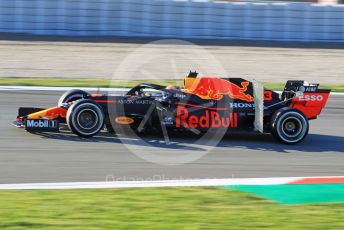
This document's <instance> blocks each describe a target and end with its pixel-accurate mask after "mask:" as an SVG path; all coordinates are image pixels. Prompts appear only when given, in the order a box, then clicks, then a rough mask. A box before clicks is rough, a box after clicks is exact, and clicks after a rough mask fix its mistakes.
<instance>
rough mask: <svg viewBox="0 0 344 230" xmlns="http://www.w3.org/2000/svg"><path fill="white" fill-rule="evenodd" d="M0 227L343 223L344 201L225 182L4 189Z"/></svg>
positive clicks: (293, 226) (342, 226)
mask: <svg viewBox="0 0 344 230" xmlns="http://www.w3.org/2000/svg"><path fill="white" fill-rule="evenodd" d="M0 205H1V207H0V229H250V228H253V227H255V228H260V229H263V228H268V229H271V228H272V229H312V228H313V229H344V222H343V219H344V212H343V210H344V203H333V204H308V205H280V204H276V203H274V202H271V201H268V200H264V199H261V198H259V197H255V196H252V195H250V194H249V193H244V192H238V191H232V190H227V189H221V188H190V187H185V188H142V189H119V190H114V189H107V190H105V189H102V190H36V191H35V190H29V191H18V190H8V191H0Z"/></svg>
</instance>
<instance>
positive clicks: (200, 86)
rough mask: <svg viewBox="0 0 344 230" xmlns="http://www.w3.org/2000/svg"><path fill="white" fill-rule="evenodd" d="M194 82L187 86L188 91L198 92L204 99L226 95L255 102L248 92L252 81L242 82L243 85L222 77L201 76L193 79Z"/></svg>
mask: <svg viewBox="0 0 344 230" xmlns="http://www.w3.org/2000/svg"><path fill="white" fill-rule="evenodd" d="M193 80H194V82H193V83H192V84H190V85H189V87H186V89H187V90H186V92H188V93H192V94H196V95H197V96H199V97H200V98H202V99H213V100H221V99H222V98H223V96H224V95H228V96H229V97H230V98H233V99H240V100H243V101H247V102H253V101H254V99H253V97H252V96H251V95H250V94H246V93H245V92H246V91H247V87H248V86H249V84H250V82H248V81H243V82H241V87H240V86H237V85H236V84H234V83H232V82H230V81H227V80H225V79H221V78H199V79H193Z"/></svg>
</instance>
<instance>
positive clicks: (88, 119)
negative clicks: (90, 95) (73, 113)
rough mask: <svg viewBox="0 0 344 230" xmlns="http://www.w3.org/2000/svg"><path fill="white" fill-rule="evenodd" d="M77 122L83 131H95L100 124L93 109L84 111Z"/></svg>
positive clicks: (80, 113)
mask: <svg viewBox="0 0 344 230" xmlns="http://www.w3.org/2000/svg"><path fill="white" fill-rule="evenodd" d="M77 122H78V125H79V126H80V127H81V128H82V129H86V130H89V129H93V128H94V127H95V126H96V125H97V123H98V115H97V113H96V112H95V111H93V110H91V109H83V110H81V111H80V112H79V114H78V116H77Z"/></svg>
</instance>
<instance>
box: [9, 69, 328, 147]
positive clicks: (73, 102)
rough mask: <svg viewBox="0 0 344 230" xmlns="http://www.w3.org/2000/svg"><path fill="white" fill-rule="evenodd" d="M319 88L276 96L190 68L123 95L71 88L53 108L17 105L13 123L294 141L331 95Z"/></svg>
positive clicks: (293, 86)
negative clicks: (176, 81) (180, 78)
mask: <svg viewBox="0 0 344 230" xmlns="http://www.w3.org/2000/svg"><path fill="white" fill-rule="evenodd" d="M318 86H319V85H318V84H308V83H306V82H305V81H288V82H287V83H286V85H285V88H284V90H283V92H282V93H281V95H280V94H279V93H277V92H274V91H272V90H268V89H264V88H263V87H261V86H259V84H256V83H255V82H252V81H247V80H244V79H241V78H223V79H222V78H213V77H202V78H198V77H197V73H196V72H190V73H189V75H188V76H187V77H185V79H184V88H182V89H180V88H178V87H175V86H169V87H166V86H161V85H155V84H148V83H143V84H139V85H137V86H136V87H134V88H132V89H130V90H129V91H128V92H127V93H126V94H125V95H121V96H118V95H112V94H90V93H87V92H85V91H82V90H78V89H76V90H70V91H68V92H66V93H65V94H63V95H62V96H61V98H60V99H59V101H58V104H57V106H55V107H52V108H48V109H45V108H32V107H21V108H19V111H18V116H17V119H16V120H15V121H14V122H13V124H14V125H15V126H17V127H24V128H25V129H26V130H27V131H29V132H39V131H41V132H46V131H49V132H51V131H58V130H59V127H60V124H61V123H65V124H67V126H68V128H69V129H70V130H71V131H72V132H73V133H75V134H76V135H78V136H81V137H92V136H94V135H96V134H97V133H99V132H100V131H101V130H103V129H105V128H106V129H107V130H108V131H109V132H118V130H122V128H124V127H126V128H129V129H131V130H135V132H137V133H140V132H143V131H158V132H160V133H161V132H162V131H165V132H166V131H169V130H171V131H172V130H177V131H188V130H189V131H193V132H198V133H199V134H201V133H204V132H208V131H212V132H217V131H218V130H222V131H223V130H224V131H225V132H226V133H232V132H235V131H248V132H262V133H271V134H272V135H273V136H274V137H275V138H276V139H277V140H279V141H281V142H282V143H286V144H296V143H298V142H300V141H302V140H303V139H304V138H305V137H306V136H307V134H308V129H309V123H308V121H309V120H312V119H316V118H317V116H318V115H319V114H320V112H321V110H322V109H323V108H324V106H325V104H326V102H327V99H328V97H329V94H330V90H325V89H319V88H318ZM161 130H162V131H161Z"/></svg>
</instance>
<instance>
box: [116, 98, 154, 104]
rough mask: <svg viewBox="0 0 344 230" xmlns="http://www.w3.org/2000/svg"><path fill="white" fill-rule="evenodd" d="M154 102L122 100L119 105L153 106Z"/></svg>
mask: <svg viewBox="0 0 344 230" xmlns="http://www.w3.org/2000/svg"><path fill="white" fill-rule="evenodd" d="M152 103H153V102H152V101H151V100H130V99H120V100H118V104H122V105H132V104H134V105H151V104H152Z"/></svg>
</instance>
